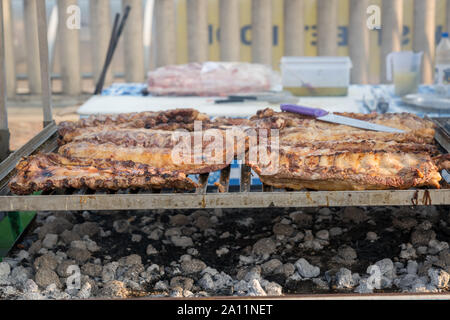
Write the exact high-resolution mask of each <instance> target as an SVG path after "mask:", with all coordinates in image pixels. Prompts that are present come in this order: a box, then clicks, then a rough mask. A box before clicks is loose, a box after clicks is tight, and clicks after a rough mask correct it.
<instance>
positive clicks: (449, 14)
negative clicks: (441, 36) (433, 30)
mask: <svg viewBox="0 0 450 320" xmlns="http://www.w3.org/2000/svg"><path fill="white" fill-rule="evenodd" d="M445 22H446V31H447V32H450V0H447V11H446V20H445Z"/></svg>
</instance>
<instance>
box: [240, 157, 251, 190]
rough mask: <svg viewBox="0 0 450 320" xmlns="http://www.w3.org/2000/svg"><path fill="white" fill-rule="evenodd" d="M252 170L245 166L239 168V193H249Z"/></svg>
mask: <svg viewBox="0 0 450 320" xmlns="http://www.w3.org/2000/svg"><path fill="white" fill-rule="evenodd" d="M251 173H252V169H251V168H250V167H249V166H247V165H246V164H244V163H242V166H241V186H240V192H250V187H251Z"/></svg>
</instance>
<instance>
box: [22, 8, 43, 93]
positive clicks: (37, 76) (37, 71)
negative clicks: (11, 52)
mask: <svg viewBox="0 0 450 320" xmlns="http://www.w3.org/2000/svg"><path fill="white" fill-rule="evenodd" d="M23 5H24V18H25V20H24V24H25V43H26V50H27V54H26V57H27V75H28V86H29V88H30V93H32V94H39V93H41V68H40V66H39V44H38V35H37V18H36V0H24V2H23Z"/></svg>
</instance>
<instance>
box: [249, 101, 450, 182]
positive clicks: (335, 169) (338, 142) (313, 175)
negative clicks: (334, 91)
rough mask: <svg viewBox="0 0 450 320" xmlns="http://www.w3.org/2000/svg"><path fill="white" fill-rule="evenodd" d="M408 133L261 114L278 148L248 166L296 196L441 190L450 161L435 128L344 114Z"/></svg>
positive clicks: (260, 122)
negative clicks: (440, 151)
mask: <svg viewBox="0 0 450 320" xmlns="http://www.w3.org/2000/svg"><path fill="white" fill-rule="evenodd" d="M341 115H344V116H347V117H353V118H356V119H359V120H364V121H369V122H373V123H379V124H383V125H387V126H391V127H395V128H398V129H402V130H404V131H405V133H394V134H393V133H385V132H374V131H367V130H362V129H358V128H354V127H349V126H345V125H339V124H332V123H327V122H322V121H319V120H316V119H313V118H310V117H305V116H301V115H297V114H293V113H285V112H281V113H280V112H274V111H273V110H271V109H266V110H262V111H259V112H258V113H257V115H256V116H254V117H252V118H251V121H252V122H253V125H254V126H255V127H256V128H258V129H261V128H262V129H265V128H275V129H278V130H279V135H280V136H279V146H269V147H268V148H267V150H268V151H269V152H268V153H269V154H268V155H267V157H266V159H268V160H266V161H259V160H258V161H250V160H249V158H248V155H247V157H246V162H247V165H249V166H250V167H251V168H252V169H253V170H254V171H255V172H256V173H257V174H258V175H259V177H260V178H261V181H262V182H263V183H265V184H267V185H271V186H275V187H278V188H291V189H295V190H301V189H305V188H307V189H313V190H380V189H394V188H395V189H408V188H411V187H420V186H430V187H435V188H439V187H440V185H439V181H440V180H441V176H440V174H439V172H440V169H442V168H445V167H446V166H447V165H448V161H447V160H445V159H447V158H448V155H446V156H443V157H436V155H437V154H438V151H437V148H436V146H435V145H434V134H435V130H434V124H433V122H432V121H429V120H426V119H421V118H419V117H417V116H415V115H412V114H407V113H401V114H392V113H391V114H356V113H341ZM444 158H445V159H444Z"/></svg>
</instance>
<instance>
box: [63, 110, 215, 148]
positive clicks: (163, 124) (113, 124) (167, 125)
mask: <svg viewBox="0 0 450 320" xmlns="http://www.w3.org/2000/svg"><path fill="white" fill-rule="evenodd" d="M194 121H202V122H205V123H206V122H209V121H210V120H209V117H208V116H207V115H206V114H204V113H200V112H199V111H197V110H194V109H174V110H168V111H159V112H150V111H148V112H134V113H120V114H116V115H111V114H106V115H92V116H90V117H89V118H87V119H81V120H78V121H64V122H61V123H60V124H59V130H58V131H59V135H60V138H61V141H62V142H63V143H66V142H70V141H72V140H73V139H74V137H76V136H78V135H80V134H83V133H84V132H85V131H90V132H95V131H98V130H99V129H102V127H104V126H106V127H108V128H113V129H118V128H119V129H120V128H146V129H159V130H176V129H188V130H190V131H191V130H193V125H194Z"/></svg>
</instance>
